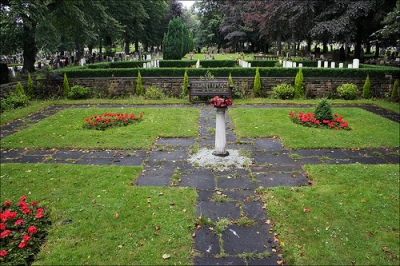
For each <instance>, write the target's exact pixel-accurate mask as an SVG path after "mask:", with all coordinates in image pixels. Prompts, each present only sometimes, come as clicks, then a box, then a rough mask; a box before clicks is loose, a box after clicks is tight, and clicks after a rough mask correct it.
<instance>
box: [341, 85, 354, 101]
mask: <svg viewBox="0 0 400 266" xmlns="http://www.w3.org/2000/svg"><path fill="white" fill-rule="evenodd" d="M336 91H337V94H338V96H339V98H341V99H345V100H354V99H355V98H356V97H357V93H358V89H357V85H355V84H352V83H347V84H343V85H340V86H339V87H337V89H336Z"/></svg>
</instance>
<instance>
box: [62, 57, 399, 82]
mask: <svg viewBox="0 0 400 266" xmlns="http://www.w3.org/2000/svg"><path fill="white" fill-rule="evenodd" d="M171 62H172V61H171ZM175 62H178V61H175ZM180 62H182V67H180V68H178V67H168V68H145V69H139V68H106V69H87V68H64V69H60V70H55V71H54V73H67V74H68V77H69V78H82V77H112V76H114V77H132V76H135V75H137V73H138V71H139V70H140V71H141V74H142V76H144V77H182V76H183V75H184V72H185V68H188V69H187V71H188V75H189V76H191V77H199V76H202V75H204V73H205V72H206V69H207V68H205V67H202V68H197V69H196V68H189V67H190V66H191V65H194V64H196V61H180ZM206 62H207V63H209V62H214V61H212V60H208V61H201V64H202V66H203V63H206ZM163 63H164V60H161V61H160V66H161V65H162V64H163ZM167 64H168V63H167ZM208 70H210V71H211V72H212V73H213V74H214V75H215V76H216V77H227V76H229V73H231V74H232V76H233V77H254V68H243V67H229V68H228V67H224V68H208ZM259 71H260V76H262V77H266V76H269V77H294V76H296V74H297V69H296V68H282V67H262V68H261V67H260V68H259ZM302 71H303V75H304V76H307V77H332V78H335V77H340V78H350V77H365V76H366V75H368V74H369V76H370V77H374V78H384V77H385V75H394V76H396V75H397V73H398V69H397V68H393V67H380V68H377V67H376V68H369V69H363V68H360V69H344V68H334V69H332V68H303V70H302Z"/></svg>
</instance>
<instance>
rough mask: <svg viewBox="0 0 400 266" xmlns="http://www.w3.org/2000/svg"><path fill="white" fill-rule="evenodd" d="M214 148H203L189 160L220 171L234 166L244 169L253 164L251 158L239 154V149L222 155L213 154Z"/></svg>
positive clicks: (195, 164) (198, 165)
mask: <svg viewBox="0 0 400 266" xmlns="http://www.w3.org/2000/svg"><path fill="white" fill-rule="evenodd" d="M213 151H214V150H209V149H202V150H200V151H198V152H197V153H195V154H193V155H192V156H191V157H190V158H189V159H188V161H189V162H191V163H192V164H193V165H194V166H197V167H206V168H212V169H215V170H219V171H225V170H229V169H232V168H240V169H243V168H245V167H246V166H247V165H249V164H251V159H249V158H248V157H245V156H242V155H240V154H239V150H229V149H228V150H227V151H228V152H229V155H228V156H226V157H220V156H215V155H213V154H212V153H213Z"/></svg>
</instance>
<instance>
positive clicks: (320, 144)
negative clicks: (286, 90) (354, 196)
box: [229, 107, 399, 149]
mask: <svg viewBox="0 0 400 266" xmlns="http://www.w3.org/2000/svg"><path fill="white" fill-rule="evenodd" d="M290 110H292V111H293V112H295V113H298V112H300V111H303V112H313V111H314V108H268V109H264V108H254V109H250V108H246V109H245V108H230V109H229V114H230V117H231V119H232V121H233V124H234V127H235V130H236V134H237V135H238V137H239V138H245V137H247V138H265V137H273V136H278V137H279V138H280V139H281V141H282V142H283V144H284V146H285V147H286V148H290V149H309V148H346V149H349V148H378V147H381V148H396V147H397V148H398V147H399V124H398V123H396V122H393V121H390V120H388V119H386V118H382V117H380V116H378V115H375V114H372V113H370V112H367V111H365V110H362V109H359V108H339V107H338V108H332V110H333V112H334V113H338V114H339V115H341V116H343V119H344V120H345V121H347V122H348V123H349V125H350V127H351V128H352V130H350V131H345V130H338V131H336V130H331V129H325V128H309V127H304V126H302V125H298V124H295V123H293V122H292V121H291V120H290V119H289V115H288V113H289V111H290ZM255 118H256V119H255Z"/></svg>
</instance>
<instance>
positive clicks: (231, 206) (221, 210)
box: [196, 201, 240, 222]
mask: <svg viewBox="0 0 400 266" xmlns="http://www.w3.org/2000/svg"><path fill="white" fill-rule="evenodd" d="M199 216H202V217H205V218H210V219H211V220H212V221H213V222H216V221H218V220H219V219H222V218H227V219H233V220H237V219H239V218H240V208H239V206H238V204H237V203H236V202H230V201H229V202H214V201H200V202H198V204H197V206H196V217H199Z"/></svg>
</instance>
